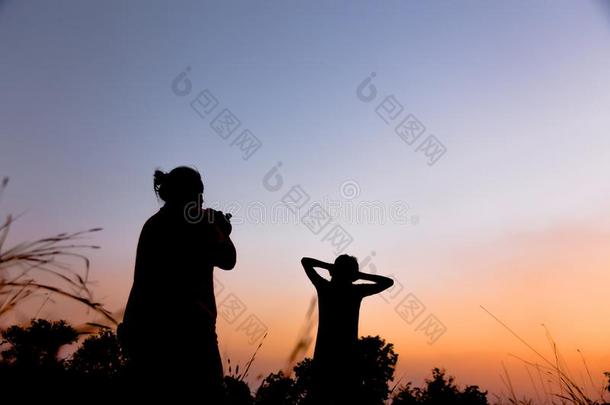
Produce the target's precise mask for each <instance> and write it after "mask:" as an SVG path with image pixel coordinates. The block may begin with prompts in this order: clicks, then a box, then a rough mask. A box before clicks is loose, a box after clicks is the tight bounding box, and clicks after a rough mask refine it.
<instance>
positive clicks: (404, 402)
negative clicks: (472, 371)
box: [392, 368, 488, 405]
mask: <svg viewBox="0 0 610 405" xmlns="http://www.w3.org/2000/svg"><path fill="white" fill-rule="evenodd" d="M487 404H488V402H487V391H480V390H479V387H478V386H476V385H469V386H467V387H466V388H464V390H463V391H460V389H459V388H458V387H457V386H456V385H455V384H454V378H453V377H451V376H449V377H446V376H445V370H440V369H438V368H435V369H434V370H432V378H431V379H429V380H426V385H425V386H424V387H423V388H417V387H416V388H413V387H412V386H411V384H410V383H408V384H407V385H405V386H404V387H402V388H401V389H400V390H399V392H398V393H397V395H396V396H395V397H394V400H393V401H392V405H487Z"/></svg>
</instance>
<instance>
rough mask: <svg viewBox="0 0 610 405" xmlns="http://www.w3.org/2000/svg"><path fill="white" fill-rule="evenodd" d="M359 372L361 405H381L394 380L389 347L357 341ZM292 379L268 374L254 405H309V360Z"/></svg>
mask: <svg viewBox="0 0 610 405" xmlns="http://www.w3.org/2000/svg"><path fill="white" fill-rule="evenodd" d="M357 353H358V359H357V360H358V361H357V365H358V370H359V374H360V381H361V383H360V387H359V392H358V393H357V394H358V398H359V399H360V400H361V401H362V403H363V404H367V405H377V404H380V405H382V404H383V403H384V401H385V400H386V399H387V398H388V396H389V394H390V388H389V382H390V381H392V380H393V378H394V368H395V366H396V361H397V360H398V355H397V354H396V353H394V347H393V345H392V344H391V343H386V342H385V340H383V339H382V338H380V337H379V336H374V337H373V336H367V337H362V338H360V339H359V341H358V346H357ZM294 373H295V377H294V378H291V377H288V376H286V375H284V374H283V373H282V372H279V373H272V374H269V375H268V376H267V377H266V378H265V379H264V380H263V382H262V384H261V386H260V387H259V389H258V390H257V392H256V397H255V404H256V405H272V404H273V405H275V404H281V405H293V404H299V405H306V404H307V405H309V404H313V401H312V400H310V399H309V398H308V394H309V392H310V390H311V387H312V381H313V363H312V360H311V359H310V358H306V359H304V360H303V361H301V362H299V363H297V365H296V366H295V367H294Z"/></svg>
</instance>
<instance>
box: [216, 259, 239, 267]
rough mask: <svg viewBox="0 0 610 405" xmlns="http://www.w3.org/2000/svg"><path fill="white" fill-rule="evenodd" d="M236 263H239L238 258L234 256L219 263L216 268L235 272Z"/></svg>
mask: <svg viewBox="0 0 610 405" xmlns="http://www.w3.org/2000/svg"><path fill="white" fill-rule="evenodd" d="M235 263H237V257H236V256H233V257H230V258H226V259H224V260H221V261H219V262H218V263H217V264H216V267H219V268H221V269H222V270H233V269H234V268H235Z"/></svg>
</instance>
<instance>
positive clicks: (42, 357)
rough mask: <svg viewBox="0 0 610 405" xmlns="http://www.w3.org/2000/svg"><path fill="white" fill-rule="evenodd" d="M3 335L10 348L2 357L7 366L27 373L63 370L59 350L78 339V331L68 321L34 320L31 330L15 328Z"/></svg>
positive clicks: (28, 328) (29, 328) (4, 332)
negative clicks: (27, 371) (29, 371)
mask: <svg viewBox="0 0 610 405" xmlns="http://www.w3.org/2000/svg"><path fill="white" fill-rule="evenodd" d="M1 335H2V338H3V339H4V341H5V342H6V343H8V344H9V345H10V347H9V348H8V349H6V350H4V351H2V352H1V353H0V354H1V355H2V361H3V363H5V364H6V365H8V366H11V367H15V368H19V369H24V370H36V369H57V368H62V367H63V361H60V360H59V359H58V353H59V349H60V348H61V347H62V346H64V345H67V344H70V343H74V342H76V340H77V338H78V333H77V332H76V330H75V329H74V328H72V327H71V326H70V325H68V324H67V323H66V322H65V321H57V322H49V321H47V320H44V319H36V320H33V321H32V323H31V324H30V326H28V327H21V326H16V325H15V326H11V327H10V328H8V329H7V330H5V331H3V332H2V333H1Z"/></svg>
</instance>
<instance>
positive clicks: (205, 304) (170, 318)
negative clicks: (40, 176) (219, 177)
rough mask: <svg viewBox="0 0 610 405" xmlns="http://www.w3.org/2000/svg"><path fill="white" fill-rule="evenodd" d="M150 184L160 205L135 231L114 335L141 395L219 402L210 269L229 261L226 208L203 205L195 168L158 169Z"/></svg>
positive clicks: (220, 373) (230, 249) (232, 254)
mask: <svg viewBox="0 0 610 405" xmlns="http://www.w3.org/2000/svg"><path fill="white" fill-rule="evenodd" d="M154 189H155V192H156V193H157V195H158V197H159V198H160V199H161V200H163V201H164V202H165V204H164V206H163V207H162V208H161V209H160V210H159V211H158V212H157V213H156V214H154V215H153V216H152V217H150V218H149V219H148V221H146V223H145V224H144V227H143V229H142V232H141V234H140V239H139V242H138V250H137V255H136V263H135V274H134V281H133V286H132V289H131V293H130V295H129V300H128V303H127V308H126V310H125V317H124V322H123V324H122V325H121V327H120V329H119V337H120V338H121V340H122V342H123V344H124V346H125V348H126V351H127V353H128V355H129V356H130V358H131V360H132V363H133V368H134V374H135V377H137V380H138V381H142V382H143V384H144V385H142V386H141V388H142V389H143V390H144V392H140V393H141V395H147V396H157V395H163V396H165V395H166V394H167V395H171V396H174V397H175V396H181V397H184V398H189V399H190V400H191V401H192V400H194V399H209V400H211V401H210V403H221V400H220V399H219V398H220V397H221V396H222V379H223V370H222V362H221V359H220V354H219V351H218V342H217V337H216V302H215V298H214V281H213V274H212V273H213V267H214V266H216V267H220V268H221V269H224V270H231V269H233V267H234V266H235V261H236V253H235V247H234V246H233V242H232V241H231V239H230V237H229V235H230V233H231V229H232V227H231V224H230V222H229V219H230V215H229V214H227V215H224V214H223V213H222V212H220V211H214V210H211V209H203V207H202V203H203V200H202V195H203V183H202V181H201V176H200V175H199V173H198V172H197V171H196V170H194V169H191V168H188V167H177V168H175V169H173V170H172V171H171V172H169V173H163V172H161V171H159V170H157V171H155V175H154ZM193 210H194V211H197V212H196V214H197V215H193V212H191V211H193Z"/></svg>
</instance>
